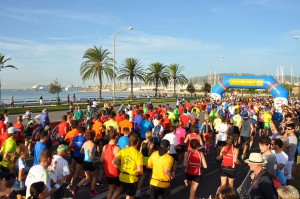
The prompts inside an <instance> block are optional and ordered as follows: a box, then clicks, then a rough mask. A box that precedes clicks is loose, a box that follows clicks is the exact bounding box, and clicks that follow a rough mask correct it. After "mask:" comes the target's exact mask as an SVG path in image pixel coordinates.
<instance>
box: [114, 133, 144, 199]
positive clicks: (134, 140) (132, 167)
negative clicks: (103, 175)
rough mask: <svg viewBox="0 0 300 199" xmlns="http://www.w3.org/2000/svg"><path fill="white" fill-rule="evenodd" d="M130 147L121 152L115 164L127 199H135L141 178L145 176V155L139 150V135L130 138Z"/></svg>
mask: <svg viewBox="0 0 300 199" xmlns="http://www.w3.org/2000/svg"><path fill="white" fill-rule="evenodd" d="M129 145H130V147H128V148H124V149H122V150H121V151H119V152H118V153H117V155H116V157H115V159H114V160H113V164H114V165H115V166H116V167H118V168H119V169H120V171H121V173H120V176H119V179H120V182H121V184H122V186H123V189H124V191H125V193H126V199H133V198H134V196H135V192H136V189H137V182H138V180H139V178H138V177H139V176H140V175H142V174H143V163H144V162H143V155H142V154H141V153H140V152H139V151H138V150H137V147H138V145H139V138H138V136H137V135H131V136H130V137H129Z"/></svg>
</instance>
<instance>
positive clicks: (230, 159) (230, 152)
mask: <svg viewBox="0 0 300 199" xmlns="http://www.w3.org/2000/svg"><path fill="white" fill-rule="evenodd" d="M233 142H234V140H233V137H231V136H228V137H227V141H226V145H225V146H224V147H223V148H222V149H221V152H220V155H219V159H220V160H222V165H221V186H220V187H219V188H218V191H217V193H218V192H219V191H220V190H222V189H224V188H225V187H227V179H228V186H229V187H231V188H233V183H234V180H235V176H236V164H239V161H238V155H239V150H238V149H237V148H235V147H234V146H233Z"/></svg>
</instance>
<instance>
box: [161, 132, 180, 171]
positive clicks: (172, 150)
mask: <svg viewBox="0 0 300 199" xmlns="http://www.w3.org/2000/svg"><path fill="white" fill-rule="evenodd" d="M175 133H176V128H175V127H174V126H171V127H170V133H167V134H166V135H165V136H164V138H163V140H168V141H169V142H170V150H169V151H168V153H169V154H170V156H172V157H173V158H174V165H173V169H172V171H173V172H172V176H173V177H174V176H175V171H176V168H177V161H178V156H177V152H176V149H180V146H178V139H177V137H176V135H175Z"/></svg>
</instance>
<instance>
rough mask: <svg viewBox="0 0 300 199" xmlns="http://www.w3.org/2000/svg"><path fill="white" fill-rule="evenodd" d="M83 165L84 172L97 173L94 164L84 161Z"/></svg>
mask: <svg viewBox="0 0 300 199" xmlns="http://www.w3.org/2000/svg"><path fill="white" fill-rule="evenodd" d="M82 165H83V170H84V171H95V170H96V167H95V164H94V162H86V161H83V162H82Z"/></svg>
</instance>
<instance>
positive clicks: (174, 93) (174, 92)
mask: <svg viewBox="0 0 300 199" xmlns="http://www.w3.org/2000/svg"><path fill="white" fill-rule="evenodd" d="M173 95H174V96H173V97H176V79H174V91H173Z"/></svg>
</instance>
